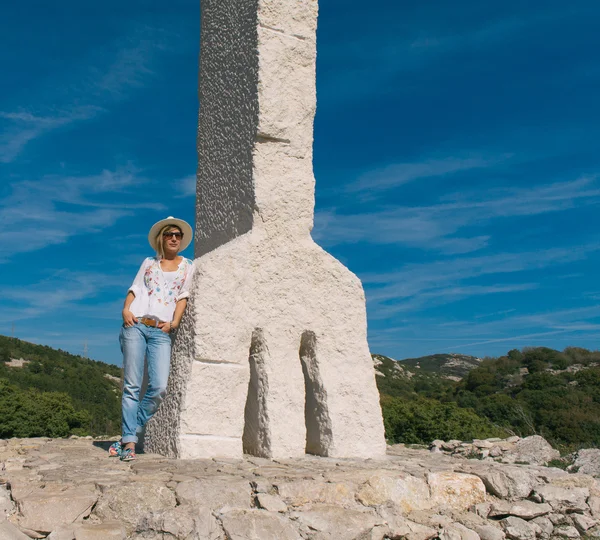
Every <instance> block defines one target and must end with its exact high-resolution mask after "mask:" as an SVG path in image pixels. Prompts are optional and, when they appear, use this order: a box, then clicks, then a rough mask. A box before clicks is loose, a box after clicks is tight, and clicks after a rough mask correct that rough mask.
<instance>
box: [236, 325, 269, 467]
mask: <svg viewBox="0 0 600 540" xmlns="http://www.w3.org/2000/svg"><path fill="white" fill-rule="evenodd" d="M268 354H269V350H268V348H267V344H266V340H265V336H264V333H263V330H262V328H255V329H254V332H252V341H251V343H250V353H249V355H248V362H249V363H250V380H249V382H248V394H247V397H246V407H245V409H244V433H243V435H242V446H243V450H244V453H245V454H250V455H253V456H257V457H264V458H270V457H271V431H270V429H269V411H268V409H267V397H268V394H269V379H268V377H267V371H266V367H265V360H266V357H267V355H268Z"/></svg>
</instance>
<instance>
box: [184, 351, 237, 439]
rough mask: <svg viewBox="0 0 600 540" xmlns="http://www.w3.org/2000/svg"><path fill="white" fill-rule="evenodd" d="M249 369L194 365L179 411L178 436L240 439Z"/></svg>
mask: <svg viewBox="0 0 600 540" xmlns="http://www.w3.org/2000/svg"><path fill="white" fill-rule="evenodd" d="M247 392H248V366H247V364H246V365H238V364H215V363H204V362H197V361H194V362H193V363H192V372H191V376H190V380H189V382H188V388H187V394H186V400H185V405H184V407H183V410H182V411H181V433H182V434H186V435H194V434H195V435H219V436H223V437H236V438H238V439H239V438H240V437H241V436H242V431H243V429H244V406H245V404H246V395H247Z"/></svg>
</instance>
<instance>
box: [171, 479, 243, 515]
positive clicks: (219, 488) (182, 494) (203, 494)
mask: <svg viewBox="0 0 600 540" xmlns="http://www.w3.org/2000/svg"><path fill="white" fill-rule="evenodd" d="M175 494H176V496H177V500H178V501H179V502H180V503H181V504H187V505H191V506H196V507H201V506H206V505H207V503H208V501H210V504H211V507H212V508H216V509H220V508H222V507H223V506H232V507H234V508H248V509H249V508H250V506H251V499H252V490H251V489H250V482H249V481H248V480H245V479H243V478H239V479H238V478H232V477H230V476H217V477H216V478H210V479H209V480H206V479H202V480H193V481H191V482H181V483H180V484H179V485H178V486H177V488H176V490H175Z"/></svg>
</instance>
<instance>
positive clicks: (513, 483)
mask: <svg viewBox="0 0 600 540" xmlns="http://www.w3.org/2000/svg"><path fill="white" fill-rule="evenodd" d="M473 472H474V474H476V475H477V476H479V477H480V478H481V480H482V481H483V483H484V484H485V487H486V488H487V490H488V491H489V492H490V493H492V494H493V495H495V496H496V497H501V498H506V499H522V498H524V497H527V496H529V494H530V493H531V490H532V489H533V486H534V485H535V483H536V480H535V478H534V477H533V475H532V474H531V473H530V472H528V471H527V470H526V469H524V468H522V467H486V468H483V470H477V471H473Z"/></svg>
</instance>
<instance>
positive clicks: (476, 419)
mask: <svg viewBox="0 0 600 540" xmlns="http://www.w3.org/2000/svg"><path fill="white" fill-rule="evenodd" d="M373 363H374V366H375V370H376V374H377V377H376V380H377V386H378V388H379V391H380V393H381V395H382V409H383V413H384V420H385V422H386V435H387V436H388V439H390V440H392V441H393V442H421V443H424V442H426V443H428V442H430V441H431V438H440V439H444V438H447V436H451V438H457V439H464V438H465V437H464V436H465V434H471V435H470V436H471V437H481V436H482V435H483V434H484V433H487V432H489V431H490V429H491V428H493V429H498V430H504V431H505V432H507V433H513V434H517V435H522V436H526V435H532V434H539V435H542V436H543V437H545V438H546V439H548V440H550V441H551V442H552V443H553V444H555V445H557V446H561V447H563V448H565V449H576V448H578V447H582V445H583V446H586V447H589V446H600V352H599V351H589V350H586V349H582V348H578V347H568V348H566V349H565V350H564V351H562V352H561V351H556V350H554V349H549V348H547V347H535V348H525V349H523V350H522V351H519V350H516V349H514V350H511V351H509V352H508V353H507V354H506V355H505V356H501V357H499V358H486V359H483V360H481V359H478V358H475V357H469V356H463V355H439V354H438V355H432V356H428V357H423V358H414V359H409V360H403V361H396V360H393V359H391V358H388V357H385V356H382V355H377V354H375V355H373ZM461 415H463V416H461ZM465 415H466V416H465ZM467 416H468V418H467ZM466 424H469V426H470V427H469V428H468V429H465V425H466ZM459 433H462V436H459V435H458V434H459ZM452 434H454V435H452Z"/></svg>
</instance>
